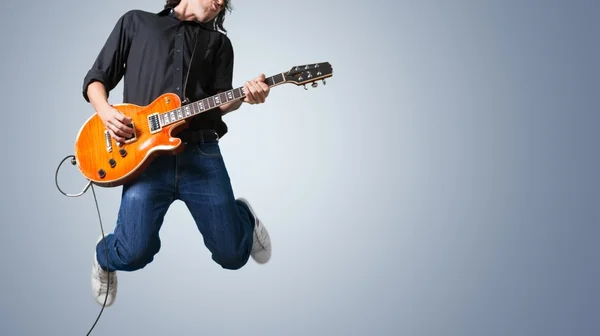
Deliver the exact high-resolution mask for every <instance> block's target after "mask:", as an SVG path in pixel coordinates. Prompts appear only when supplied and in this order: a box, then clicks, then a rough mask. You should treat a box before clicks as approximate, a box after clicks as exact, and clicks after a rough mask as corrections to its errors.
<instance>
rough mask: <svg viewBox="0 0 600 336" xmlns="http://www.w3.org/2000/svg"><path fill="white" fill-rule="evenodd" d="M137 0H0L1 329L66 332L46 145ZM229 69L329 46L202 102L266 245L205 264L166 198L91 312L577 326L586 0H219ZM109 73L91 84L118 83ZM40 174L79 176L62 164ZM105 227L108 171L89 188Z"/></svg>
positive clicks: (82, 114)
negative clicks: (154, 239)
mask: <svg viewBox="0 0 600 336" xmlns="http://www.w3.org/2000/svg"><path fill="white" fill-rule="evenodd" d="M162 5H163V1H162V0H153V1H141V0H137V1H117V0H103V1H69V2H66V1H63V2H61V1H58V2H56V1H44V2H42V1H31V2H24V3H20V2H4V3H3V5H2V12H3V16H4V17H3V20H2V21H1V22H0V24H1V25H2V45H3V47H2V61H3V62H2V69H1V70H2V79H1V80H2V86H1V87H2V91H3V92H2V94H3V98H4V99H3V103H4V105H3V110H4V111H3V117H4V122H5V125H7V126H8V127H7V128H5V129H4V132H2V133H0V134H1V136H2V138H3V143H4V145H5V146H4V151H3V157H2V161H3V164H2V166H0V169H1V172H2V177H3V178H4V180H3V186H2V187H3V194H4V196H3V197H4V198H3V202H2V231H1V232H0V239H1V244H0V261H1V264H2V276H1V280H0V284H1V285H2V289H3V295H2V305H1V308H0V334H2V335H84V334H85V333H86V332H87V330H88V328H89V327H90V326H91V324H92V323H93V321H94V319H95V318H96V316H97V314H98V312H99V309H100V307H99V306H98V305H97V304H96V303H95V302H94V301H93V299H92V296H91V292H90V284H89V276H90V269H91V262H92V255H93V245H94V242H95V240H96V238H97V237H98V235H99V233H100V228H99V224H98V220H97V216H96V212H95V211H96V210H95V206H94V203H93V197H92V193H91V192H88V193H87V194H86V195H84V196H83V197H80V198H75V199H72V198H66V197H64V196H62V195H61V194H59V192H58V191H57V190H56V188H55V186H54V171H55V168H56V166H57V164H58V163H59V161H60V160H61V159H62V158H63V157H64V156H66V155H68V154H71V153H72V150H73V149H72V146H73V141H74V139H75V135H76V133H77V131H78V129H79V127H80V126H81V124H82V123H83V122H84V121H85V119H86V118H88V116H89V115H90V113H92V110H91V107H90V106H89V105H88V104H86V103H85V101H84V100H83V98H82V96H81V83H82V79H83V77H84V75H85V73H86V71H87V70H88V68H89V67H90V66H91V64H92V62H93V60H94V58H95V56H96V54H97V52H98V51H99V49H100V47H101V46H102V44H103V43H104V41H105V39H106V37H107V35H108V33H109V32H110V30H111V29H112V27H113V24H114V23H115V21H116V20H117V19H118V17H119V16H120V15H121V14H123V13H124V12H125V11H127V10H129V9H132V8H139V9H145V10H150V11H158V10H160V8H161V7H162ZM234 6H235V11H234V12H233V13H232V15H231V16H230V17H228V18H227V21H226V23H227V27H228V29H229V36H230V37H231V39H232V41H233V43H234V47H235V53H236V64H235V75H234V82H235V85H236V86H237V85H241V84H242V83H243V81H245V80H246V79H249V78H252V77H254V76H256V74H258V73H259V72H264V73H266V74H267V75H271V74H275V73H278V72H281V71H286V70H288V69H289V68H290V67H291V66H293V65H297V64H304V63H312V62H319V61H329V62H331V63H332V64H333V66H334V69H335V70H334V71H335V75H334V77H333V78H332V79H330V80H329V81H328V84H327V86H319V87H318V88H317V89H312V88H310V90H309V91H304V90H303V89H302V88H301V87H296V86H294V85H285V86H281V87H277V88H275V89H273V91H272V93H271V95H270V97H269V101H268V103H267V104H264V105H260V106H244V107H243V108H242V109H241V110H239V111H237V112H236V113H234V114H232V115H229V116H227V117H226V121H227V123H228V125H229V127H230V133H229V134H228V135H227V136H226V137H225V138H224V139H223V141H222V150H223V153H224V155H225V159H226V162H227V164H228V167H229V171H230V174H231V178H232V181H233V183H234V188H235V193H236V195H238V196H242V195H243V196H246V197H248V198H249V199H250V200H251V201H252V202H253V205H254V207H255V208H256V210H257V211H258V213H259V214H260V216H261V218H262V219H263V220H264V222H265V223H266V225H267V227H268V229H269V230H270V233H271V235H272V239H273V246H274V254H273V258H272V261H271V262H270V263H269V264H267V265H264V266H263V265H257V264H256V263H254V262H253V261H250V263H249V264H248V265H247V267H245V268H243V269H241V270H239V271H237V272H231V271H225V270H223V269H221V268H220V267H218V266H217V265H216V264H215V263H213V262H212V260H210V256H209V254H208V252H207V250H206V248H205V247H204V245H203V243H202V240H201V237H200V235H199V233H198V232H197V229H196V227H195V225H194V223H193V221H192V218H191V216H190V215H189V213H188V212H187V210H186V209H185V207H184V206H183V205H182V204H181V203H175V204H173V206H172V207H171V209H170V212H169V213H168V215H167V217H166V222H165V225H164V227H163V230H162V239H163V248H162V251H161V252H160V254H159V255H158V256H157V258H156V260H155V261H154V263H152V264H151V265H150V266H148V267H147V268H145V269H143V270H141V271H138V272H135V273H127V274H126V273H120V278H119V281H120V284H119V296H118V298H117V301H116V302H115V305H114V306H113V307H110V308H109V309H107V310H105V312H104V314H103V316H102V318H101V320H100V322H99V324H98V326H97V327H96V330H95V333H94V334H97V335H167V334H171V335H317V334H318V335H452V336H454V335H456V336H459V335H460V336H465V335H469V336H470V335H478V336H482V335H485V336H495V335H511V336H517V335H519V336H520V335H544V336H551V335H577V336H583V335H586V336H587V335H599V334H600V318H599V315H600V313H599V310H600V303H599V301H598V300H599V299H600V294H599V293H598V290H599V289H600V272H599V266H598V263H599V261H598V257H599V253H600V247H598V243H597V239H598V234H599V233H600V230H599V220H600V210H599V209H600V206H599V200H600V191H599V188H598V187H599V182H598V172H599V168H600V154H599V151H598V143H599V141H600V134H599V133H598V131H597V128H598V123H599V122H600V117H599V114H598V113H599V109H598V107H599V106H598V94H599V93H600V86H599V84H598V83H599V80H598V78H599V76H598V75H599V72H600V71H599V65H598V60H599V59H600V53H599V48H598V35H597V34H598V32H599V31H600V27H599V24H598V15H599V14H600V9H599V7H600V4H599V3H598V1H566V0H564V1H553V0H547V1H533V0H529V1H494V2H492V1H423V0H421V1H400V2H383V1H362V2H358V3H355V4H351V3H350V2H347V1H341V0H337V1H325V2H323V3H321V4H319V2H318V1H316V0H309V1H301V2H296V1H294V2H292V1H275V0H254V1H241V0H237V1H234ZM121 90H122V86H119V87H118V88H117V90H116V91H114V92H113V93H112V95H111V102H114V103H116V102H119V101H120V99H121ZM59 178H60V183H61V185H62V186H63V188H65V189H67V190H68V191H69V192H77V191H79V190H80V189H81V188H82V186H83V185H84V182H85V181H84V180H83V178H82V177H81V176H80V175H79V174H78V172H77V171H76V169H75V168H74V167H72V166H70V165H65V166H64V167H63V170H62V171H61V174H60V176H59ZM96 191H97V194H98V197H99V202H100V208H101V211H102V217H103V220H104V223H105V228H106V229H108V230H110V229H112V226H113V223H114V220H115V216H116V211H117V207H118V204H119V203H118V202H119V193H120V188H118V189H98V188H97V189H96Z"/></svg>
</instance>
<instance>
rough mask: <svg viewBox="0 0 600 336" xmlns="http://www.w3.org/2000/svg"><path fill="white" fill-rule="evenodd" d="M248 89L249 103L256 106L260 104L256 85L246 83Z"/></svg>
mask: <svg viewBox="0 0 600 336" xmlns="http://www.w3.org/2000/svg"><path fill="white" fill-rule="evenodd" d="M246 87H247V90H248V98H249V99H248V102H249V103H250V104H256V103H258V101H259V99H260V97H259V96H258V94H257V92H256V88H255V87H254V85H253V84H252V82H246Z"/></svg>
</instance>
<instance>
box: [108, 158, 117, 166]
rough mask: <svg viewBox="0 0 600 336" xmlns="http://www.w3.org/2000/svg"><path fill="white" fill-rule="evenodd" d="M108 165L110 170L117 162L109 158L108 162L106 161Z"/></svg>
mask: <svg viewBox="0 0 600 336" xmlns="http://www.w3.org/2000/svg"><path fill="white" fill-rule="evenodd" d="M108 164H109V165H110V168H115V166H116V165H117V161H115V159H112V158H111V159H110V160H108Z"/></svg>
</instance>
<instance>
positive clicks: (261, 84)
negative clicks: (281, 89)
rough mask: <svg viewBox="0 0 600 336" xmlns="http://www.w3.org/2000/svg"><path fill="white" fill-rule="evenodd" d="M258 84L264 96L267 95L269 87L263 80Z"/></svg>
mask: <svg viewBox="0 0 600 336" xmlns="http://www.w3.org/2000/svg"><path fill="white" fill-rule="evenodd" d="M259 85H260V87H261V88H262V90H263V92H264V93H265V98H266V97H267V96H268V95H269V92H270V91H271V88H270V87H269V86H268V85H267V84H266V83H264V82H261V83H259Z"/></svg>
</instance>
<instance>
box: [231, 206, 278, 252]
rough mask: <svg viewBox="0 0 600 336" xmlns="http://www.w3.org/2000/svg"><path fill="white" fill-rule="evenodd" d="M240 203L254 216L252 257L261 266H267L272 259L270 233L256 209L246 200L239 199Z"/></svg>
mask: <svg viewBox="0 0 600 336" xmlns="http://www.w3.org/2000/svg"><path fill="white" fill-rule="evenodd" d="M238 200H239V201H241V202H244V204H246V205H247V206H248V209H250V213H252V216H254V219H255V221H254V241H253V243H252V251H251V252H250V255H251V256H252V258H253V259H254V260H255V261H256V262H257V263H259V264H265V263H266V262H267V261H269V259H271V238H270V237H269V232H268V231H267V229H266V228H265V226H264V225H263V223H262V222H261V221H260V220H259V219H258V217H257V216H256V213H255V212H254V209H252V206H250V203H249V202H248V200H246V199H245V198H238Z"/></svg>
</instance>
